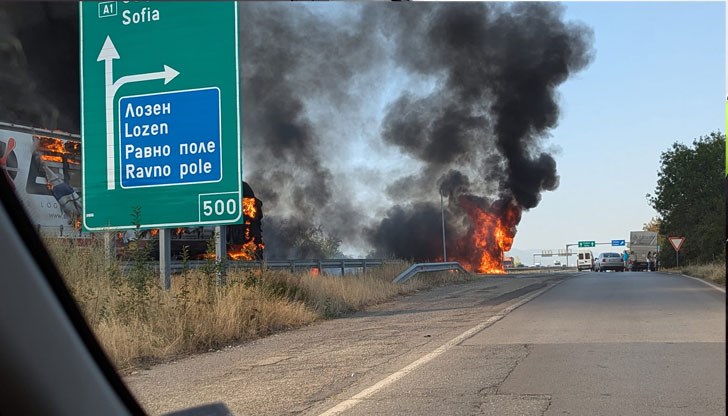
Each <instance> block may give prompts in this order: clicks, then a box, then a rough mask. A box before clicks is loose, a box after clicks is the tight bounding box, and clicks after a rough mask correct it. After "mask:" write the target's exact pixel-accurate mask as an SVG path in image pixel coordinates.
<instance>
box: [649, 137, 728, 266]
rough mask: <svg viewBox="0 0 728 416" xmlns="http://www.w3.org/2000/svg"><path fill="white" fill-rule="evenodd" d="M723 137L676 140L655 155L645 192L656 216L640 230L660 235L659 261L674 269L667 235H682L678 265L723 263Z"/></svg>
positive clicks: (727, 181)
mask: <svg viewBox="0 0 728 416" xmlns="http://www.w3.org/2000/svg"><path fill="white" fill-rule="evenodd" d="M727 171H728V169H727V166H726V137H725V134H722V133H720V132H713V133H710V134H709V135H707V136H701V137H699V138H697V139H694V140H693V142H692V145H685V144H682V143H677V142H675V143H674V144H673V145H672V147H670V148H669V149H668V150H666V151H664V152H662V154H661V155H660V171H659V172H658V180H657V187H656V189H655V192H654V194H652V195H651V194H647V199H648V201H649V203H650V205H651V206H652V207H653V208H654V209H655V210H656V211H657V213H658V218H655V219H652V220H651V221H650V222H649V223H647V224H645V230H651V231H658V232H659V235H660V257H659V261H660V262H661V264H662V266H663V267H672V266H675V250H674V249H673V248H672V245H670V243H669V241H668V240H667V237H671V236H673V237H685V241H684V243H683V245H682V247H681V248H680V252H679V254H680V264H681V265H687V264H701V263H711V262H716V261H723V260H724V259H725V246H726V234H727V232H728V229H727V228H726V217H725V208H726V190H728V176H727V175H726V172H727Z"/></svg>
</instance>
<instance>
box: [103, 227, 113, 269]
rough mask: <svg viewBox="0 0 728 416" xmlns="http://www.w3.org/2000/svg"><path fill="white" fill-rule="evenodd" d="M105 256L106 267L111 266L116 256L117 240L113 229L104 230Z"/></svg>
mask: <svg viewBox="0 0 728 416" xmlns="http://www.w3.org/2000/svg"><path fill="white" fill-rule="evenodd" d="M104 256H105V257H106V267H107V268H108V267H111V262H112V261H114V259H115V258H116V242H115V241H114V233H113V232H112V231H106V232H104Z"/></svg>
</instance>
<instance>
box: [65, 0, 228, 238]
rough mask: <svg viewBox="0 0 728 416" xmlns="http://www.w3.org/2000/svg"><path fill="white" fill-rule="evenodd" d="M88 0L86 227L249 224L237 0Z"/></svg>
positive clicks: (83, 6)
mask: <svg viewBox="0 0 728 416" xmlns="http://www.w3.org/2000/svg"><path fill="white" fill-rule="evenodd" d="M79 7H80V11H79V18H80V31H81V36H80V42H81V44H80V48H81V140H82V141H81V152H82V183H83V187H82V192H83V193H82V197H83V226H84V228H85V229H86V230H89V231H100V230H114V229H128V228H135V227H136V225H140V226H141V227H142V228H158V227H160V228H161V227H182V226H197V225H206V224H209V225H219V224H234V223H240V222H241V221H242V204H241V201H242V165H241V163H242V162H241V160H242V154H241V153H242V150H241V149H242V147H241V141H240V140H241V138H240V129H241V126H240V85H239V68H238V9H237V4H236V3H235V2H125V1H105V2H81V3H80V5H79ZM137 210H138V212H139V213H140V216H139V217H138V218H136V219H135V218H134V217H133V213H134V212H135V211H137ZM135 223H138V224H135Z"/></svg>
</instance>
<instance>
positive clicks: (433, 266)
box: [392, 262, 468, 283]
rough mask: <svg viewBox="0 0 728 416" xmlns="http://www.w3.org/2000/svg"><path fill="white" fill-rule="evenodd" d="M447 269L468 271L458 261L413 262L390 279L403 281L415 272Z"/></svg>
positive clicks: (396, 281) (395, 281)
mask: <svg viewBox="0 0 728 416" xmlns="http://www.w3.org/2000/svg"><path fill="white" fill-rule="evenodd" d="M447 270H457V271H459V272H461V273H466V274H467V273H468V271H467V270H465V269H463V266H461V265H460V263H458V262H448V263H415V264H413V265H412V266H410V267H409V268H407V270H405V271H403V272H402V273H400V274H399V276H397V277H395V278H394V280H392V283H404V282H406V281H407V280H408V279H409V278H411V277H412V276H414V275H416V274H417V273H427V272H442V271H447Z"/></svg>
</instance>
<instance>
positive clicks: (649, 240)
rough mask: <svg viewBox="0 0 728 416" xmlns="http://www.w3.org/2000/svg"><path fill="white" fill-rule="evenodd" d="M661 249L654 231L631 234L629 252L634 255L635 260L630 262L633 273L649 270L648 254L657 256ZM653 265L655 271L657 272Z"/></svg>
mask: <svg viewBox="0 0 728 416" xmlns="http://www.w3.org/2000/svg"><path fill="white" fill-rule="evenodd" d="M659 249H660V247H659V246H658V245H657V233H656V232H654V231H632V232H630V233H629V251H630V252H633V253H634V256H635V260H634V261H633V262H630V264H629V268H630V270H631V271H633V272H636V271H644V270H647V253H649V252H652V254H653V255H655V257H657V256H656V254H657V252H658V251H659ZM657 266H658V265H656V264H653V265H652V267H653V270H657Z"/></svg>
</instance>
